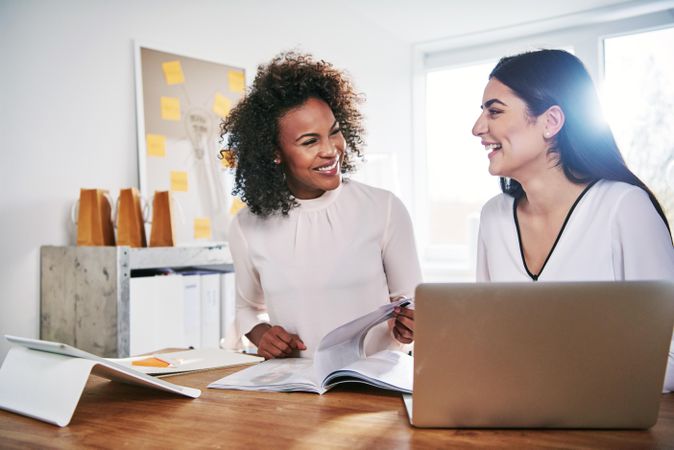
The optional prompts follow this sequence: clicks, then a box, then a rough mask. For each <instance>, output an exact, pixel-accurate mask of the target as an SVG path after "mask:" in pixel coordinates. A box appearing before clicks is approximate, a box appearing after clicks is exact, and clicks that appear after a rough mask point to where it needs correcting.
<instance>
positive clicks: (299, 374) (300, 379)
mask: <svg viewBox="0 0 674 450" xmlns="http://www.w3.org/2000/svg"><path fill="white" fill-rule="evenodd" d="M410 304H412V300H411V299H408V298H404V299H401V300H398V301H396V302H393V303H390V304H387V305H384V306H381V307H379V308H378V309H376V310H374V311H372V312H371V313H369V314H366V315H364V316H361V317H359V318H357V319H355V320H352V321H351V322H348V323H346V324H344V325H342V326H340V327H337V328H335V329H334V330H332V331H331V332H330V333H328V334H326V335H325V336H324V337H323V339H321V342H320V344H319V345H318V349H317V350H316V353H315V354H314V359H313V360H312V359H309V358H286V359H270V360H268V361H265V362H263V363H260V364H258V365H255V366H253V367H250V368H247V369H244V370H241V371H239V372H236V373H234V374H232V375H228V376H226V377H224V378H222V379H220V380H218V381H215V382H213V383H211V384H209V385H208V387H209V388H217V389H238V390H247V391H275V392H290V391H307V392H315V393H317V394H323V393H325V392H327V391H328V390H330V389H331V388H332V387H334V386H336V385H337V384H340V383H348V382H357V383H365V384H369V385H372V386H375V387H379V388H382V389H389V390H393V391H399V392H403V393H412V373H413V366H414V363H413V361H414V360H413V358H412V357H411V356H410V355H408V354H406V353H403V352H400V351H396V350H382V351H380V352H378V353H375V354H374V355H371V356H368V357H366V356H365V353H364V351H363V343H364V341H365V335H366V334H367V332H368V331H369V330H370V329H371V328H372V327H374V326H375V325H377V324H380V323H381V322H383V321H385V320H387V319H390V318H392V317H393V311H394V309H395V308H396V307H405V306H408V305H410Z"/></svg>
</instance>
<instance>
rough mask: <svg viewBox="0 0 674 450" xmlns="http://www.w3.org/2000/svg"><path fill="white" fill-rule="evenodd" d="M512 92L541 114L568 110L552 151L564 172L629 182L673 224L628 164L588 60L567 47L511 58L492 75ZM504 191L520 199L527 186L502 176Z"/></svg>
mask: <svg viewBox="0 0 674 450" xmlns="http://www.w3.org/2000/svg"><path fill="white" fill-rule="evenodd" d="M489 78H490V79H491V78H496V79H497V80H498V81H500V82H501V83H503V84H505V85H506V86H508V87H509V88H510V90H512V91H513V92H514V93H515V95H517V96H518V97H519V98H521V99H522V101H524V102H525V103H526V105H527V109H528V111H527V112H528V114H529V116H530V117H538V116H540V115H541V114H543V113H544V112H545V111H547V109H548V108H550V107H551V106H553V105H558V106H559V107H560V108H561V109H562V111H564V117H565V121H564V126H563V127H562V129H561V130H560V131H559V132H558V133H557V135H556V136H555V137H554V138H553V143H552V146H551V148H550V151H552V152H555V153H557V154H558V155H559V163H560V164H561V166H562V169H563V170H564V175H566V177H567V178H568V179H569V180H571V181H572V182H574V183H587V182H590V181H594V180H599V179H607V180H614V181H623V182H625V183H629V184H632V185H634V186H638V187H640V188H641V189H643V190H644V191H646V192H647V193H648V196H649V197H650V199H651V202H653V206H655V209H656V210H657V212H658V214H659V215H660V217H662V220H663V221H664V222H665V225H666V226H667V228H669V223H668V222H667V217H665V213H664V211H663V210H662V207H661V206H660V203H659V202H658V200H657V199H656V198H655V195H654V194H653V192H651V190H650V189H648V187H647V186H646V184H645V183H644V182H643V181H641V180H640V179H639V177H637V176H636V175H635V174H634V173H633V172H632V171H631V170H630V169H629V168H628V167H627V165H626V164H625V160H624V159H623V157H622V155H621V154H620V150H619V149H618V145H617V144H616V142H615V139H614V138H613V133H612V132H611V129H610V128H609V126H608V124H607V123H606V122H605V121H604V120H603V118H602V117H601V116H600V111H601V108H600V105H599V97H598V96H597V92H596V90H595V88H594V83H593V82H592V79H591V78H590V74H589V73H588V72H587V69H585V66H584V65H583V63H582V62H581V61H580V60H579V59H578V58H577V57H575V56H574V55H572V54H571V53H569V52H565V51H564V50H538V51H533V52H525V53H520V54H519V55H515V56H506V57H504V58H501V60H500V61H499V62H498V64H496V67H494V69H493V70H492V71H491V73H490V74H489ZM501 190H502V191H503V192H505V193H506V194H509V195H512V196H513V197H515V198H517V199H519V198H521V197H522V196H523V195H524V190H523V189H522V185H521V184H520V183H519V182H517V181H516V180H513V179H507V178H503V177H501Z"/></svg>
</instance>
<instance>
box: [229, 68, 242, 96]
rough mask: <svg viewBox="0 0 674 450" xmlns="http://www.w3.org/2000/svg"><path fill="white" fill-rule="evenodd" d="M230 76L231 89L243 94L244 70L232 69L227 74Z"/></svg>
mask: <svg viewBox="0 0 674 450" xmlns="http://www.w3.org/2000/svg"><path fill="white" fill-rule="evenodd" d="M227 75H228V76H229V90H230V91H232V92H236V93H237V94H242V93H243V89H244V81H245V80H244V79H243V72H234V71H232V70H230V71H229V72H228V74H227Z"/></svg>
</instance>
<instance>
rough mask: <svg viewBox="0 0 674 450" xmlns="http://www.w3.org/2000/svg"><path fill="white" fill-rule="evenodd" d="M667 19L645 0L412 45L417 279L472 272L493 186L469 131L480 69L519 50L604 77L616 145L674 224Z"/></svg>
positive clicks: (482, 80) (483, 72) (673, 74)
mask: <svg viewBox="0 0 674 450" xmlns="http://www.w3.org/2000/svg"><path fill="white" fill-rule="evenodd" d="M672 22H673V21H672V16H671V15H670V13H669V11H668V10H667V8H666V7H665V6H663V4H662V3H658V2H657V1H648V0H644V1H643V2H627V3H626V4H625V5H611V6H607V7H604V8H599V9H596V10H592V11H585V12H583V13H579V14H577V15H567V16H560V17H558V18H555V19H550V20H547V21H544V23H530V24H525V25H522V26H518V27H513V28H504V29H499V30H496V31H494V30H492V31H491V32H490V31H487V32H485V33H484V34H481V35H471V36H458V37H456V38H448V40H446V41H444V42H432V43H428V44H419V45H417V46H416V47H415V48H414V59H413V67H414V79H413V107H414V114H413V117H414V152H413V155H414V162H415V164H414V186H413V188H414V191H415V195H414V199H415V201H414V205H413V211H414V216H413V220H414V223H415V230H416V234H417V237H418V241H419V253H420V257H421V263H422V269H423V272H424V278H425V280H426V281H466V280H471V279H474V276H475V271H474V269H475V255H476V248H475V247H476V244H475V243H476V233H477V228H478V226H479V223H478V222H479V211H480V209H481V207H482V205H483V204H484V203H485V202H486V201H487V200H488V199H489V198H490V197H492V196H493V195H495V194H497V193H498V192H500V189H499V184H498V179H497V178H496V177H492V176H490V175H489V173H488V171H487V167H488V161H487V158H486V155H485V152H484V150H483V149H482V146H481V145H480V140H479V139H478V138H476V137H474V136H472V134H471V128H472V126H473V123H474V121H475V120H476V119H477V116H478V114H479V112H480V110H479V105H480V101H481V99H482V92H483V89H484V86H485V84H486V82H487V77H488V74H489V71H490V70H491V69H492V68H493V67H494V65H495V63H496V61H497V60H498V59H499V58H500V57H502V56H505V55H512V54H516V53H520V52H522V51H524V50H533V49H540V48H563V49H565V50H567V51H571V52H573V53H574V54H576V55H577V56H578V57H579V58H580V59H581V60H582V61H583V63H584V64H585V66H586V67H587V69H588V71H589V72H590V75H591V76H592V77H593V79H594V80H595V83H596V84H597V85H598V86H601V85H602V83H601V80H602V76H603V75H604V74H605V76H606V84H605V86H604V89H602V90H601V91H600V92H604V95H602V97H603V98H604V100H606V101H605V103H604V109H605V112H607V114H606V117H607V120H608V121H609V123H610V124H611V126H612V129H613V131H614V133H615V135H616V140H617V141H618V145H619V146H620V148H621V150H622V152H623V154H624V156H625V159H626V160H627V163H628V165H629V166H630V168H631V169H632V170H633V171H634V172H635V173H636V174H637V175H638V176H639V177H640V178H641V179H642V180H643V181H644V182H645V183H646V184H647V185H648V186H649V187H650V188H651V189H652V190H653V191H654V192H655V194H656V195H657V196H658V200H659V201H660V203H661V204H662V206H663V208H664V209H665V211H666V212H667V214H668V217H669V221H670V224H673V225H674V144H672V134H671V131H670V130H671V126H672V125H671V124H672V123H674V52H672V50H671V49H672V48H674V31H673V30H674V29H673V28H672ZM655 29H658V30H657V31H653V30H655ZM644 30H650V31H644ZM602 50H604V51H602ZM604 54H605V55H606V57H605V61H604V59H603V58H604V56H603V55H604ZM602 69H604V70H603V71H602Z"/></svg>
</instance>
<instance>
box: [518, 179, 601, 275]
mask: <svg viewBox="0 0 674 450" xmlns="http://www.w3.org/2000/svg"><path fill="white" fill-rule="evenodd" d="M597 181H599V180H594V181H592V182H591V183H590V184H588V185H587V186H586V187H585V189H583V192H581V193H580V195H578V198H576V201H575V202H573V205H571V208H570V209H569V212H568V213H566V218H565V219H564V223H563V224H562V228H560V230H559V233H557V238H556V239H555V242H554V244H552V247H551V248H550V251H549V252H548V256H547V257H546V258H545V261H544V262H543V265H542V266H541V269H540V270H539V271H538V274H533V273H531V271H530V270H529V266H527V260H526V258H525V257H524V246H523V245H522V233H521V231H520V222H519V220H518V219H517V201H518V200H519V199H517V198H516V199H515V201H513V218H514V219H515V229H516V230H517V243H518V245H519V247H520V255H521V257H522V265H524V270H526V271H527V274H528V275H529V276H530V277H531V279H532V280H534V281H538V278H539V277H540V276H541V274H542V273H543V270H544V269H545V266H546V264H548V261H549V260H550V257H551V256H552V253H553V252H554V251H555V247H557V243H558V242H559V240H560V239H561V237H562V233H564V229H565V228H566V224H567V223H568V222H569V219H570V218H571V215H572V214H573V211H574V210H575V209H576V206H578V203H579V202H580V200H581V199H582V198H583V197H584V196H585V194H586V193H587V191H589V190H590V188H591V187H592V186H594V185H595V184H596V183H597Z"/></svg>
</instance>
